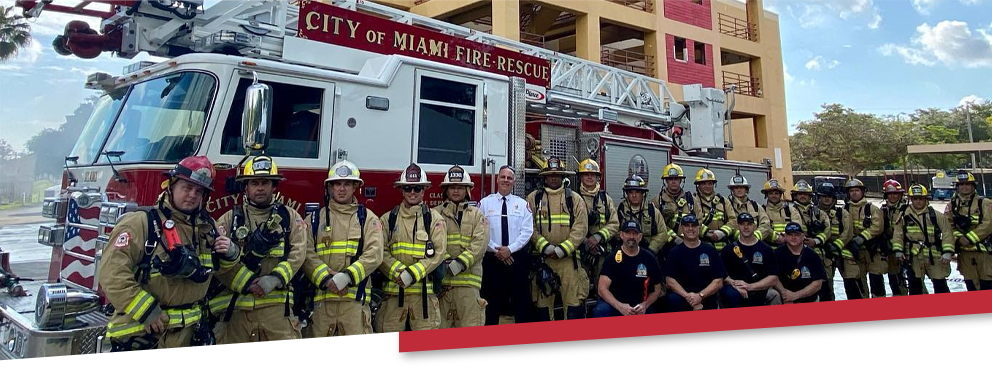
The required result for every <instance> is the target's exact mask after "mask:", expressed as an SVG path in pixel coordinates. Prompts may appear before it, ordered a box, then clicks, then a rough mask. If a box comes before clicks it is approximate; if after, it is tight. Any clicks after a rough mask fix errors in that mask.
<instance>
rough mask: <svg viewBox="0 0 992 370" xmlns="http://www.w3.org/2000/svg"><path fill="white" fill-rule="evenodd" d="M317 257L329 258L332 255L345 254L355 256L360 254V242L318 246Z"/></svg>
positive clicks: (342, 242) (339, 242) (319, 244)
mask: <svg viewBox="0 0 992 370" xmlns="http://www.w3.org/2000/svg"><path fill="white" fill-rule="evenodd" d="M316 249H317V255H318V256H327V255H330V254H332V253H345V254H350V255H355V254H356V253H358V241H357V240H345V241H337V242H331V244H330V245H328V244H326V243H318V244H317V248H316Z"/></svg>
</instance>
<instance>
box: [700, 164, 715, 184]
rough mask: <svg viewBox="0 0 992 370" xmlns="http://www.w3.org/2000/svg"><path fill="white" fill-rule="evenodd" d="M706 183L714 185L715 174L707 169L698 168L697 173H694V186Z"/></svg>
mask: <svg viewBox="0 0 992 370" xmlns="http://www.w3.org/2000/svg"><path fill="white" fill-rule="evenodd" d="M707 181H712V182H713V183H716V174H714V173H713V171H710V170H709V169H708V168H700V169H699V171H696V181H695V183H696V184H698V183H701V182H707Z"/></svg>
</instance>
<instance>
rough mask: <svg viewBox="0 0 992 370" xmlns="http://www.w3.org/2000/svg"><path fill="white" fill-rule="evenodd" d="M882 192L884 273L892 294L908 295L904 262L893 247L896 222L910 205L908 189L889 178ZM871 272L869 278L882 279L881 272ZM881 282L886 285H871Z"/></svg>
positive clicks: (883, 185)
mask: <svg viewBox="0 0 992 370" xmlns="http://www.w3.org/2000/svg"><path fill="white" fill-rule="evenodd" d="M882 192H883V193H885V203H883V204H882V207H881V209H882V218H884V219H885V222H884V225H885V230H884V231H882V238H883V239H882V240H881V241H879V243H885V244H884V246H883V248H882V251H883V252H882V260H884V261H885V263H886V268H885V272H884V273H885V274H886V275H888V277H889V288H890V289H892V295H893V296H896V295H906V294H908V293H909V291H908V290H907V280H906V279H907V277H906V276H903V274H902V262H901V261H900V260H899V259H898V258H895V256H894V255H893V253H894V252H893V249H892V238H893V236H894V233H893V228H894V227H895V224H896V222H898V221H899V219H901V218H902V215H903V213H905V212H906V208H907V207H909V204H907V203H906V200H905V199H904V195H905V193H906V191H905V190H904V189H903V188H902V184H900V183H899V182H898V181H896V180H893V179H889V180H886V181H885V182H884V183H883V184H882ZM878 267H881V266H878ZM910 270H912V269H910ZM910 272H911V271H910ZM869 273H870V275H868V278H869V279H875V280H879V279H882V275H881V273H873V272H871V271H869ZM879 284H882V286H885V283H884V282H882V283H877V282H872V283H871V284H869V285H871V286H877V285H879Z"/></svg>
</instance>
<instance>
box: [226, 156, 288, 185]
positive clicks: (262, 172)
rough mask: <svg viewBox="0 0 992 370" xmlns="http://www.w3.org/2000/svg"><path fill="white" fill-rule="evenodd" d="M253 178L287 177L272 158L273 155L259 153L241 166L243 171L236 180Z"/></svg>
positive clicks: (275, 178)
mask: <svg viewBox="0 0 992 370" xmlns="http://www.w3.org/2000/svg"><path fill="white" fill-rule="evenodd" d="M253 179H264V180H272V181H281V180H284V179H285V177H283V176H282V175H280V174H279V167H277V166H276V162H275V161H273V160H272V157H269V156H267V155H259V156H255V157H252V158H249V159H248V161H247V162H245V166H244V167H243V168H241V173H239V174H238V175H237V176H236V177H235V178H234V180H235V181H248V180H253Z"/></svg>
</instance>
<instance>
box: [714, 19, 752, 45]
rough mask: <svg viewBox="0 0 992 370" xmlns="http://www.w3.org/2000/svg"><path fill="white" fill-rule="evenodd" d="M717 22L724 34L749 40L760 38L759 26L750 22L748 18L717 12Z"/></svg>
mask: <svg viewBox="0 0 992 370" xmlns="http://www.w3.org/2000/svg"><path fill="white" fill-rule="evenodd" d="M717 23H719V25H720V33H722V34H725V35H730V36H733V37H736V38H740V39H744V40H749V41H756V40H757V39H758V30H757V28H756V27H755V26H754V25H753V24H751V23H748V22H747V20H744V19H740V18H737V17H733V16H729V15H726V14H723V13H719V14H717Z"/></svg>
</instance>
